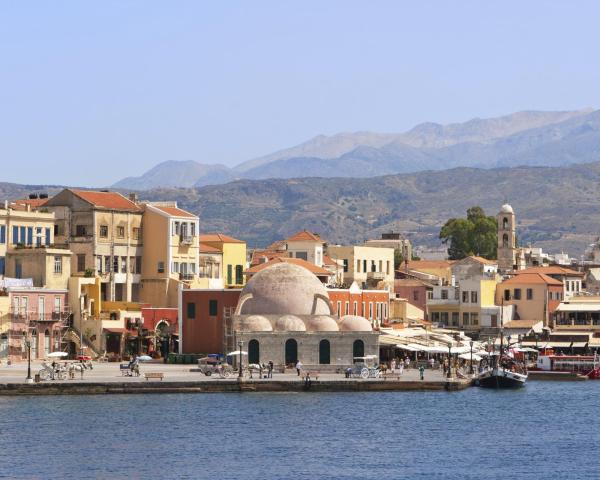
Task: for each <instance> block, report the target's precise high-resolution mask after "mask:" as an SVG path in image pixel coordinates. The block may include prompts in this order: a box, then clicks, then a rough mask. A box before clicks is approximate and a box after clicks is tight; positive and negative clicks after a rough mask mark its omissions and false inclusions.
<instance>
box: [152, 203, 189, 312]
mask: <svg viewBox="0 0 600 480" xmlns="http://www.w3.org/2000/svg"><path fill="white" fill-rule="evenodd" d="M143 208H144V216H143V225H144V229H143V239H144V254H143V256H142V269H141V273H142V289H141V295H140V300H141V301H142V302H143V303H149V304H151V305H152V306H154V307H177V303H178V289H179V287H180V286H182V287H184V288H186V287H194V288H198V287H199V285H198V278H199V277H198V265H199V251H200V250H199V246H200V245H199V239H198V238H199V237H198V217H197V216H196V215H193V214H191V213H189V212H186V211H185V210H182V209H180V208H178V207H177V203H175V202H154V203H146V204H144V206H143Z"/></svg>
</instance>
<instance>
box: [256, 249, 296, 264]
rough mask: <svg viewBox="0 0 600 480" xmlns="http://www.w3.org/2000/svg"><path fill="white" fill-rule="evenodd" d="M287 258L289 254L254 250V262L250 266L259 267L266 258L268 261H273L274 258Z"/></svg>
mask: <svg viewBox="0 0 600 480" xmlns="http://www.w3.org/2000/svg"><path fill="white" fill-rule="evenodd" d="M287 256H288V253H287V252H276V251H273V250H254V252H252V260H251V261H250V265H253V266H254V265H259V264H260V263H262V259H264V258H266V259H267V261H271V260H273V259H274V258H278V257H287Z"/></svg>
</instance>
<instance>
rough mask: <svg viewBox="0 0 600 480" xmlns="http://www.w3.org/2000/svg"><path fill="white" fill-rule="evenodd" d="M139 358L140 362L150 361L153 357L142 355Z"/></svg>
mask: <svg viewBox="0 0 600 480" xmlns="http://www.w3.org/2000/svg"><path fill="white" fill-rule="evenodd" d="M137 358H138V360H139V361H140V362H148V361H150V360H152V357H151V356H149V355H141V356H139V357H137Z"/></svg>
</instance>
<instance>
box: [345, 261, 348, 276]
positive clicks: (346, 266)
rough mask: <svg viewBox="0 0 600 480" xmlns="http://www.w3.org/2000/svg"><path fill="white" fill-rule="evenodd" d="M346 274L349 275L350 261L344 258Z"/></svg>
mask: <svg viewBox="0 0 600 480" xmlns="http://www.w3.org/2000/svg"><path fill="white" fill-rule="evenodd" d="M344 273H348V259H347V258H344Z"/></svg>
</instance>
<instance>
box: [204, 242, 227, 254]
mask: <svg viewBox="0 0 600 480" xmlns="http://www.w3.org/2000/svg"><path fill="white" fill-rule="evenodd" d="M200 253H222V252H221V250H219V249H218V248H217V247H213V246H212V245H207V244H206V243H202V242H200Z"/></svg>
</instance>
